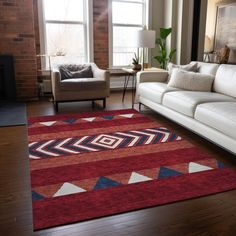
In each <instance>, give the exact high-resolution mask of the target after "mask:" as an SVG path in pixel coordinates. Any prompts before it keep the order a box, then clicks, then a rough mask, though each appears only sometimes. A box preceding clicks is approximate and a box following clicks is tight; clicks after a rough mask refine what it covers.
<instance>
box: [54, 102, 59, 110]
mask: <svg viewBox="0 0 236 236" xmlns="http://www.w3.org/2000/svg"><path fill="white" fill-rule="evenodd" d="M54 106H55V110H56V112H58V102H54Z"/></svg>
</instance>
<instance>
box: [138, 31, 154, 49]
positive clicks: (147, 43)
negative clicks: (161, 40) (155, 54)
mask: <svg viewBox="0 0 236 236" xmlns="http://www.w3.org/2000/svg"><path fill="white" fill-rule="evenodd" d="M155 39H156V31H154V30H139V31H137V46H138V47H140V48H155Z"/></svg>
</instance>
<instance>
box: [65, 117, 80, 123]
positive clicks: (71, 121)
mask: <svg viewBox="0 0 236 236" xmlns="http://www.w3.org/2000/svg"><path fill="white" fill-rule="evenodd" d="M76 121H77V119H76V118H71V119H67V120H63V122H65V123H68V124H73V123H75V122H76Z"/></svg>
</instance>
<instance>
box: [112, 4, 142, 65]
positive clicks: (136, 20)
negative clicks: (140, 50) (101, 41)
mask: <svg viewBox="0 0 236 236" xmlns="http://www.w3.org/2000/svg"><path fill="white" fill-rule="evenodd" d="M145 3H146V1H145V0H112V66H127V65H131V63H132V58H133V57H134V53H135V52H137V48H136V47H135V46H134V44H135V38H134V35H135V32H136V31H137V30H140V29H142V27H143V25H144V24H145V7H146V5H145Z"/></svg>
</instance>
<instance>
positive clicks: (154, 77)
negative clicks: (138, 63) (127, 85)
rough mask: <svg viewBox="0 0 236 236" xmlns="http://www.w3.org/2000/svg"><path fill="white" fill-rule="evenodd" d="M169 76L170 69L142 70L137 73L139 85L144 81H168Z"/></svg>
mask: <svg viewBox="0 0 236 236" xmlns="http://www.w3.org/2000/svg"><path fill="white" fill-rule="evenodd" d="M167 78H168V71H166V70H162V69H160V70H156V71H154V70H153V71H151V70H150V71H148V70H147V71H140V72H138V73H137V85H138V84H139V83H144V82H166V81H167Z"/></svg>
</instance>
